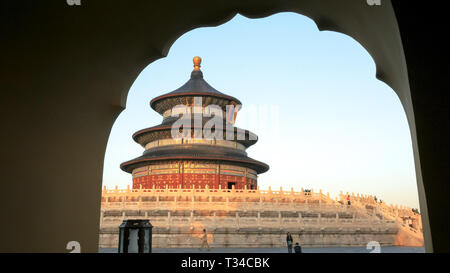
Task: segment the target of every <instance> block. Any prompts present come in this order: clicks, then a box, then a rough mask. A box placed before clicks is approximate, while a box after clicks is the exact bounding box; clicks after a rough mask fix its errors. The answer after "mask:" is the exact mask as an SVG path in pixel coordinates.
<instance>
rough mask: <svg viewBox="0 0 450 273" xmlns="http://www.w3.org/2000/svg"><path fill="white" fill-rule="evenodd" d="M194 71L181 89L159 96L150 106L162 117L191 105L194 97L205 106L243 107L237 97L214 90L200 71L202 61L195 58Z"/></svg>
mask: <svg viewBox="0 0 450 273" xmlns="http://www.w3.org/2000/svg"><path fill="white" fill-rule="evenodd" d="M193 61H194V70H193V71H192V73H191V78H190V79H189V80H188V81H187V82H186V83H185V84H184V85H183V86H181V87H180V88H178V89H176V90H174V91H172V92H169V93H167V94H164V95H161V96H158V97H156V98H154V99H152V100H151V101H150V106H151V107H152V108H153V109H154V110H155V111H156V112H158V113H160V114H161V115H162V114H163V113H164V112H165V111H167V110H169V109H172V108H173V107H175V106H176V105H179V104H184V105H186V104H191V103H192V100H193V98H194V97H203V98H204V99H203V102H202V104H203V106H206V105H210V104H216V105H219V106H221V107H226V105H241V102H240V101H239V100H238V99H236V98H235V97H232V96H229V95H226V94H223V93H222V92H220V91H217V90H216V89H214V88H213V87H212V86H211V85H209V84H208V83H207V82H206V81H205V80H204V79H203V73H202V71H200V64H201V61H202V59H201V58H200V57H194V60H193Z"/></svg>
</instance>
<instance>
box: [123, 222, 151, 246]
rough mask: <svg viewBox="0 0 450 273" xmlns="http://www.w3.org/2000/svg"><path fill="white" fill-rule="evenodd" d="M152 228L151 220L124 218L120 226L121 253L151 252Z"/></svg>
mask: <svg viewBox="0 0 450 273" xmlns="http://www.w3.org/2000/svg"><path fill="white" fill-rule="evenodd" d="M152 228H153V226H152V224H150V222H149V220H130V219H129V220H123V223H122V224H121V225H120V226H119V253H151V252H152Z"/></svg>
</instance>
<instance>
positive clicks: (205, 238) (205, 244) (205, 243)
mask: <svg viewBox="0 0 450 273" xmlns="http://www.w3.org/2000/svg"><path fill="white" fill-rule="evenodd" d="M206 247H207V248H208V249H209V244H208V234H207V233H206V229H203V236H202V248H206Z"/></svg>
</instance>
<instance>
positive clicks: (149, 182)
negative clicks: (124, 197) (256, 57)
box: [120, 57, 269, 189]
mask: <svg viewBox="0 0 450 273" xmlns="http://www.w3.org/2000/svg"><path fill="white" fill-rule="evenodd" d="M200 64H201V58H200V57H194V70H193V71H192V73H191V78H190V79H189V81H187V82H186V83H185V84H184V85H183V86H181V87H180V88H178V89H176V90H175V91H172V92H169V93H167V94H164V95H161V96H159V97H156V98H154V99H153V100H151V102H150V106H151V108H152V109H153V110H155V111H156V112H158V113H159V114H161V115H162V116H163V121H162V123H161V124H159V125H157V126H153V127H150V128H147V129H143V130H140V131H138V132H136V133H134V134H133V139H134V140H135V141H136V142H137V143H139V144H140V145H142V147H144V148H145V151H144V153H143V154H142V156H140V157H137V158H135V159H133V160H130V161H127V162H124V163H122V164H121V165H120V168H121V169H122V170H123V171H125V172H128V173H131V174H132V176H133V189H139V188H143V189H150V188H166V187H168V188H193V187H195V188H206V187H208V188H210V189H211V188H222V189H227V188H229V189H232V188H235V189H244V188H247V189H256V188H257V178H258V174H260V173H264V172H266V171H267V170H268V169H269V166H268V165H267V164H265V163H263V162H260V161H257V160H254V159H252V158H250V157H248V156H247V152H246V149H247V148H248V147H250V146H251V145H253V144H255V143H256V142H257V140H258V137H257V136H256V135H255V134H254V133H252V132H250V131H248V130H244V129H240V128H237V127H235V126H234V123H235V120H236V115H237V112H238V111H239V109H240V107H241V102H240V101H239V100H238V99H236V98H234V97H232V96H228V95H226V94H224V93H221V92H219V91H217V90H216V89H214V88H213V87H211V86H210V85H209V84H208V83H207V82H206V81H205V80H204V79H203V73H202V71H200Z"/></svg>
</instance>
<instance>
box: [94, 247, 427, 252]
mask: <svg viewBox="0 0 450 273" xmlns="http://www.w3.org/2000/svg"><path fill="white" fill-rule="evenodd" d="M370 251H371V250H368V249H366V248H365V247H305V248H303V252H304V253H369V252H370ZM98 252H99V253H117V248H100V249H99V251H98ZM153 253H287V248H211V249H209V250H207V249H199V248H154V249H153ZM381 253H425V248H423V247H397V246H385V247H381Z"/></svg>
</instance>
